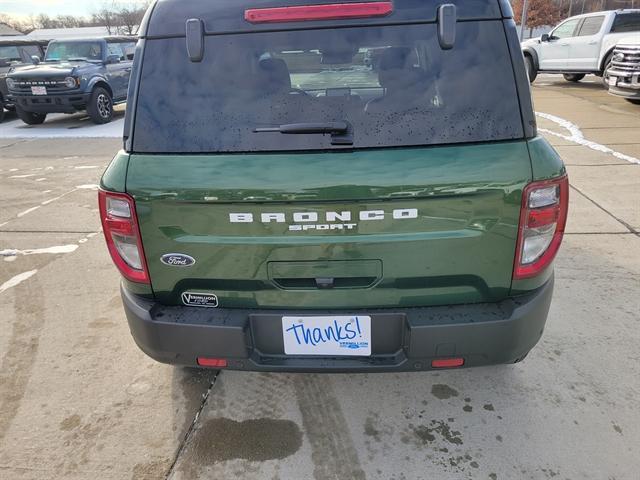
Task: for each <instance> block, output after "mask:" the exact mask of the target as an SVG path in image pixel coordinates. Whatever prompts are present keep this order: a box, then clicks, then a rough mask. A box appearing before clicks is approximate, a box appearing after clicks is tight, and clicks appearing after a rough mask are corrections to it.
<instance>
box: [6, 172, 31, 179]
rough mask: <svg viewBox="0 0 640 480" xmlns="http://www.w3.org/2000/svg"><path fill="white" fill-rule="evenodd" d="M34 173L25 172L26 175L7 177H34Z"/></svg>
mask: <svg viewBox="0 0 640 480" xmlns="http://www.w3.org/2000/svg"><path fill="white" fill-rule="evenodd" d="M35 176H36V174H35V173H27V174H26V175H11V176H10V177H9V178H27V177H35Z"/></svg>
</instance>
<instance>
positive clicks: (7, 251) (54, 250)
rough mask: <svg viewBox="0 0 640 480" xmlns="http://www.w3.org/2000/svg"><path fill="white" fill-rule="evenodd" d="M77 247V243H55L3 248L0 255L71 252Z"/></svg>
mask: <svg viewBox="0 0 640 480" xmlns="http://www.w3.org/2000/svg"><path fill="white" fill-rule="evenodd" d="M77 248H78V245H76V244H70V245H56V246H55V247H46V248H29V249H26V250H18V249H15V248H8V249H5V250H0V257H16V256H18V255H40V254H43V253H50V254H57V253H71V252H75V251H76V249H77Z"/></svg>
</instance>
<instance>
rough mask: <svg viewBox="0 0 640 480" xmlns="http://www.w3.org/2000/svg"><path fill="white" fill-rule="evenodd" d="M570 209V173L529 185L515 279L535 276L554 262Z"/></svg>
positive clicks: (520, 228)
mask: <svg viewBox="0 0 640 480" xmlns="http://www.w3.org/2000/svg"><path fill="white" fill-rule="evenodd" d="M568 208H569V180H568V179H567V176H566V175H565V176H563V177H559V178H554V179H553V180H544V181H541V182H533V183H530V184H529V185H527V186H526V187H525V189H524V192H523V194H522V207H521V211H520V226H519V229H518V242H517V248H516V258H515V262H514V269H513V278H515V279H523V278H531V277H534V276H536V275H538V274H539V273H540V272H542V271H543V270H544V269H545V268H546V267H548V266H549V265H550V264H551V262H552V261H553V259H554V258H555V256H556V254H557V253H558V249H559V248H560V244H561V243H562V237H563V235H564V227H565V224H566V222H567V210H568Z"/></svg>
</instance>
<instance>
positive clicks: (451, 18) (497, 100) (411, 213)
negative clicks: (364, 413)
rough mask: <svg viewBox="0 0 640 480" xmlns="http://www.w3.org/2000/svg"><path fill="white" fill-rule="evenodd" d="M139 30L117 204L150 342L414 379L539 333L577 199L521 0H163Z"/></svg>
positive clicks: (153, 349)
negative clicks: (552, 137) (542, 102)
mask: <svg viewBox="0 0 640 480" xmlns="http://www.w3.org/2000/svg"><path fill="white" fill-rule="evenodd" d="M312 1H313V0H312ZM140 38H141V40H140V42H139V43H138V45H137V51H136V55H135V60H134V66H133V72H132V77H131V83H130V86H129V88H130V90H129V108H128V109H127V114H126V118H125V131H124V148H123V150H122V151H121V152H120V153H118V154H117V155H116V157H115V158H114V160H113V162H112V163H111V165H110V166H109V167H108V168H107V170H106V172H105V173H104V175H103V177H102V181H101V189H100V193H99V203H100V213H101V217H102V225H103V228H104V234H105V237H106V241H107V246H108V249H109V252H110V253H111V256H112V258H113V261H114V262H115V264H116V266H117V267H118V268H119V270H120V272H121V273H122V276H123V279H122V284H121V293H122V299H123V303H124V309H125V312H126V315H127V318H128V321H129V326H130V329H131V332H132V334H133V337H134V339H135V341H136V343H137V344H138V345H139V347H140V348H141V349H142V350H143V351H144V352H146V353H147V354H148V355H150V356H151V357H153V358H154V359H156V360H159V361H161V362H167V363H172V364H183V365H193V366H196V365H200V366H203V367H211V368H229V369H238V370H259V371H305V372H314V371H318V372H343V371H363V372H369V371H416V370H428V369H435V368H454V367H463V366H464V367H470V366H477V365H487V364H498V363H513V362H518V361H520V360H522V359H523V358H524V357H525V356H526V355H527V353H528V352H529V350H530V349H531V348H533V346H534V345H535V344H536V343H537V341H538V340H539V339H540V336H541V335H542V332H543V329H544V325H545V321H546V318H547V313H548V310H549V305H550V302H551V296H552V291H553V259H554V257H555V256H556V253H557V251H558V248H559V247H560V243H561V241H562V236H563V233H564V226H565V221H566V215H567V203H568V193H569V191H568V182H567V176H566V172H565V167H564V165H563V162H562V160H561V159H560V158H559V157H558V155H557V154H556V152H555V151H554V150H553V149H552V148H551V147H550V146H549V144H548V143H547V142H546V141H545V140H544V139H542V138H540V137H539V136H537V133H536V123H535V117H534V112H533V108H532V104H531V97H530V91H529V82H528V79H527V74H526V71H525V68H524V62H523V57H522V53H521V50H520V45H519V43H518V36H517V34H516V27H515V23H514V21H513V19H512V11H511V8H510V6H509V3H508V1H507V0H459V1H456V2H454V3H449V4H442V3H441V2H440V1H435V0H395V1H393V2H390V1H374V2H362V1H358V2H349V1H341V2H340V3H331V1H327V0H315V1H314V2H313V3H311V2H309V3H305V1H304V0H238V1H235V2H221V1H220V2H211V1H210V0H188V1H185V0H158V1H156V2H155V3H154V4H153V5H152V6H151V7H150V8H149V11H148V12H147V15H146V17H145V20H144V22H143V25H142V27H141V34H140Z"/></svg>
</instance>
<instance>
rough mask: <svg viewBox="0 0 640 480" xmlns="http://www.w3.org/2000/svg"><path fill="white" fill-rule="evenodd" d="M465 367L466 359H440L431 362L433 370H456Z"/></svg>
mask: <svg viewBox="0 0 640 480" xmlns="http://www.w3.org/2000/svg"><path fill="white" fill-rule="evenodd" d="M463 365H464V358H439V359H437V360H432V361H431V366H432V367H433V368H455V367H461V366H463Z"/></svg>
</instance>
